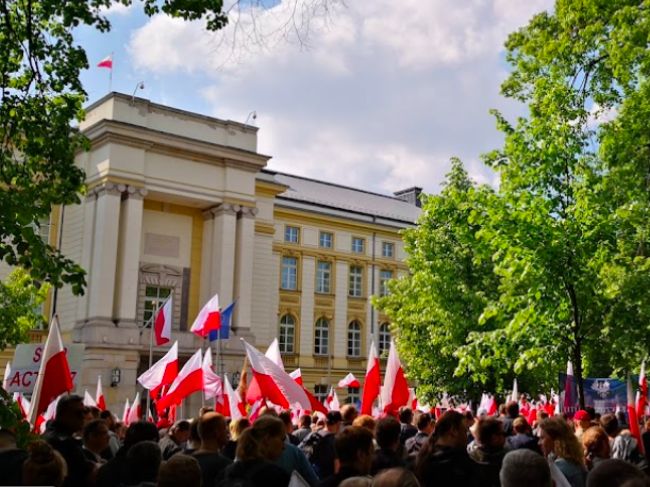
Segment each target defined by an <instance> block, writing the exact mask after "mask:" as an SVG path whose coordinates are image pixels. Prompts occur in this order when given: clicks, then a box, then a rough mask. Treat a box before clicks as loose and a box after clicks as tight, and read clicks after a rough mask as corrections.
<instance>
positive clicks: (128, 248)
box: [114, 186, 147, 326]
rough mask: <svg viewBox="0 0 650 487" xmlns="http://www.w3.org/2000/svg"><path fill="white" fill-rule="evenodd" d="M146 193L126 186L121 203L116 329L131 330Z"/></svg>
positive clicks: (115, 307)
mask: <svg viewBox="0 0 650 487" xmlns="http://www.w3.org/2000/svg"><path fill="white" fill-rule="evenodd" d="M146 194H147V190H146V189H144V188H136V187H134V186H127V188H126V192H125V194H124V195H125V196H126V198H125V199H123V201H122V203H121V215H120V231H119V246H118V260H117V286H116V297H115V305H114V316H115V318H116V319H117V320H118V325H119V326H135V325H136V310H137V305H138V276H139V272H140V246H141V245H140V244H141V240H142V213H143V206H144V205H143V198H144V197H145V196H146Z"/></svg>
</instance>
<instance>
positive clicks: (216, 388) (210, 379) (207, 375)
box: [203, 349, 223, 400]
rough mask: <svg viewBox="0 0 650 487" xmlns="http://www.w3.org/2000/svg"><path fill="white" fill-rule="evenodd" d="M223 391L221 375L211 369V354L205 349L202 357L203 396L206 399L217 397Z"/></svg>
mask: <svg viewBox="0 0 650 487" xmlns="http://www.w3.org/2000/svg"><path fill="white" fill-rule="evenodd" d="M222 393H223V385H222V383H221V377H219V376H218V375H217V374H215V373H214V370H212V354H211V353H210V350H209V349H208V350H206V352H205V356H204V357H203V396H204V397H205V399H206V400H208V399H212V398H213V397H219V396H220V395H221V394H222Z"/></svg>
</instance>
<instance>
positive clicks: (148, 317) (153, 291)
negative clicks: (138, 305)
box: [140, 286, 172, 328]
mask: <svg viewBox="0 0 650 487" xmlns="http://www.w3.org/2000/svg"><path fill="white" fill-rule="evenodd" d="M140 289H142V288H140ZM171 293H172V290H171V288H168V287H157V286H147V287H146V288H145V291H144V315H143V320H142V324H143V326H146V327H147V328H150V327H151V324H152V323H153V316H154V314H155V313H156V311H158V309H159V308H160V307H161V306H162V305H163V303H164V302H165V301H166V300H167V298H168V297H169V295H170V294H171Z"/></svg>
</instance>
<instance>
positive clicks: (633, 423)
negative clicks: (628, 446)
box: [627, 376, 644, 454]
mask: <svg viewBox="0 0 650 487" xmlns="http://www.w3.org/2000/svg"><path fill="white" fill-rule="evenodd" d="M627 418H628V422H629V423H630V433H631V434H632V437H634V439H636V445H637V448H638V449H639V452H641V453H642V454H643V453H644V450H643V441H641V431H640V429H639V418H638V417H637V415H636V405H635V404H634V392H633V389H632V381H631V380H630V376H628V377H627Z"/></svg>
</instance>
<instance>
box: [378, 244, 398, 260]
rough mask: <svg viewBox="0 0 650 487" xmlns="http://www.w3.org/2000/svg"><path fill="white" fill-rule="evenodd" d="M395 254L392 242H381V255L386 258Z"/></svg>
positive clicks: (390, 257)
mask: <svg viewBox="0 0 650 487" xmlns="http://www.w3.org/2000/svg"><path fill="white" fill-rule="evenodd" d="M394 255H395V244H393V243H392V242H382V243H381V256H382V257H385V258H387V259H392V258H393V257H394Z"/></svg>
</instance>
